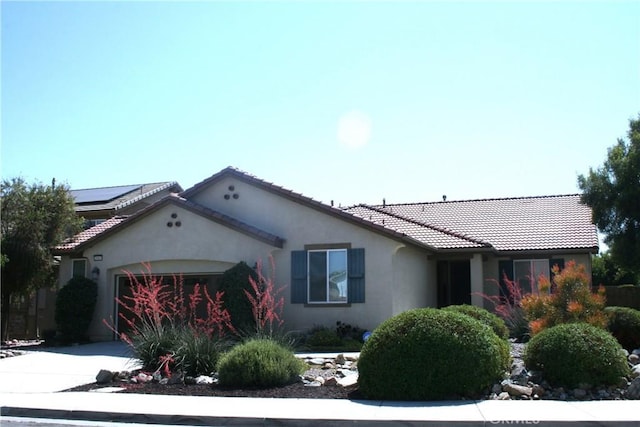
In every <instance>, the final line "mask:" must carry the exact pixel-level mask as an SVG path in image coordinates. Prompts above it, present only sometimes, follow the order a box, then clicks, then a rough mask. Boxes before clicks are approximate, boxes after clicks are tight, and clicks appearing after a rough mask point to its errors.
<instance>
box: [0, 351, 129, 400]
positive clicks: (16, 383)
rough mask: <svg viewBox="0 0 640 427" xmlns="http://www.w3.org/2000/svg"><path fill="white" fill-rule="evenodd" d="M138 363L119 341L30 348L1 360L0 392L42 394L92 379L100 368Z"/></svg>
mask: <svg viewBox="0 0 640 427" xmlns="http://www.w3.org/2000/svg"><path fill="white" fill-rule="evenodd" d="M137 367H138V365H137V362H135V361H133V360H132V359H131V357H130V353H129V347H128V346H127V345H126V344H124V343H122V342H102V343H94V344H85V345H79V346H71V347H55V348H37V349H29V350H28V351H27V354H24V355H21V356H15V357H8V358H5V359H1V360H0V393H42V392H55V391H62V390H66V389H69V388H72V387H75V386H78V385H81V384H87V383H92V382H95V379H96V374H97V373H98V371H99V370H100V369H108V370H110V371H123V370H132V369H135V368H137Z"/></svg>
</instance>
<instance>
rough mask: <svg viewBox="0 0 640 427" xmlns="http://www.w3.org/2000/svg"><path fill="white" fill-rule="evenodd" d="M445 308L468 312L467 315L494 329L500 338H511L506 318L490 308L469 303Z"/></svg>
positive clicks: (463, 312)
mask: <svg viewBox="0 0 640 427" xmlns="http://www.w3.org/2000/svg"><path fill="white" fill-rule="evenodd" d="M443 310H453V311H457V312H459V313H462V314H466V315H467V316H471V317H473V318H474V319H476V320H479V321H480V322H482V323H484V324H485V325H487V326H489V327H490V328H491V329H493V332H495V333H496V335H497V336H499V337H500V338H503V339H505V340H506V339H509V328H507V325H506V324H505V323H504V320H502V319H501V318H499V317H498V316H496V315H495V314H493V313H491V312H490V311H489V310H485V309H484V308H482V307H477V306H475V305H469V304H463V305H450V306H448V307H444V308H443Z"/></svg>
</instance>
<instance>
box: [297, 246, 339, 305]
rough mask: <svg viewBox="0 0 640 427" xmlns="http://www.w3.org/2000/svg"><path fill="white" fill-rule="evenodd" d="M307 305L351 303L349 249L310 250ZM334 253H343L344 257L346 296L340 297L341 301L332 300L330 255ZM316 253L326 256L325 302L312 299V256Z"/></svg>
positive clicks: (308, 257) (308, 255) (308, 252)
mask: <svg viewBox="0 0 640 427" xmlns="http://www.w3.org/2000/svg"><path fill="white" fill-rule="evenodd" d="M306 252H307V302H306V303H307V304H310V305H327V304H347V303H348V301H349V254H348V249H347V248H326V249H308V250H307V251H306ZM331 252H333V253H342V254H343V256H344V274H345V280H344V282H345V283H344V296H342V297H340V299H331V280H330V276H331V275H330V273H331V264H330V262H329V260H330V257H329V254H330V253H331ZM314 253H324V254H326V258H325V276H324V277H325V289H324V290H325V295H326V297H325V300H324V301H321V300H312V299H311V295H312V292H311V285H312V275H311V270H312V267H311V255H312V254H314Z"/></svg>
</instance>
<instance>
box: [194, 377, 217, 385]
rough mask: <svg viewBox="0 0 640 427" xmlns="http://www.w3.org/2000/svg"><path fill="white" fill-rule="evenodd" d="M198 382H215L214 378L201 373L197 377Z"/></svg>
mask: <svg viewBox="0 0 640 427" xmlns="http://www.w3.org/2000/svg"><path fill="white" fill-rule="evenodd" d="M195 381H196V384H213V383H214V379H213V377H210V376H208V375H200V376H198V377H196V378H195Z"/></svg>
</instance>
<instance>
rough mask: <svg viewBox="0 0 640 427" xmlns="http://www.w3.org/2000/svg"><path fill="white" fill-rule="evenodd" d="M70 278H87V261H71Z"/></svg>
mask: <svg viewBox="0 0 640 427" xmlns="http://www.w3.org/2000/svg"><path fill="white" fill-rule="evenodd" d="M71 266H72V267H71V268H72V269H73V271H72V274H71V275H72V277H76V276H80V277H87V260H86V259H74V260H72V261H71Z"/></svg>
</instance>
